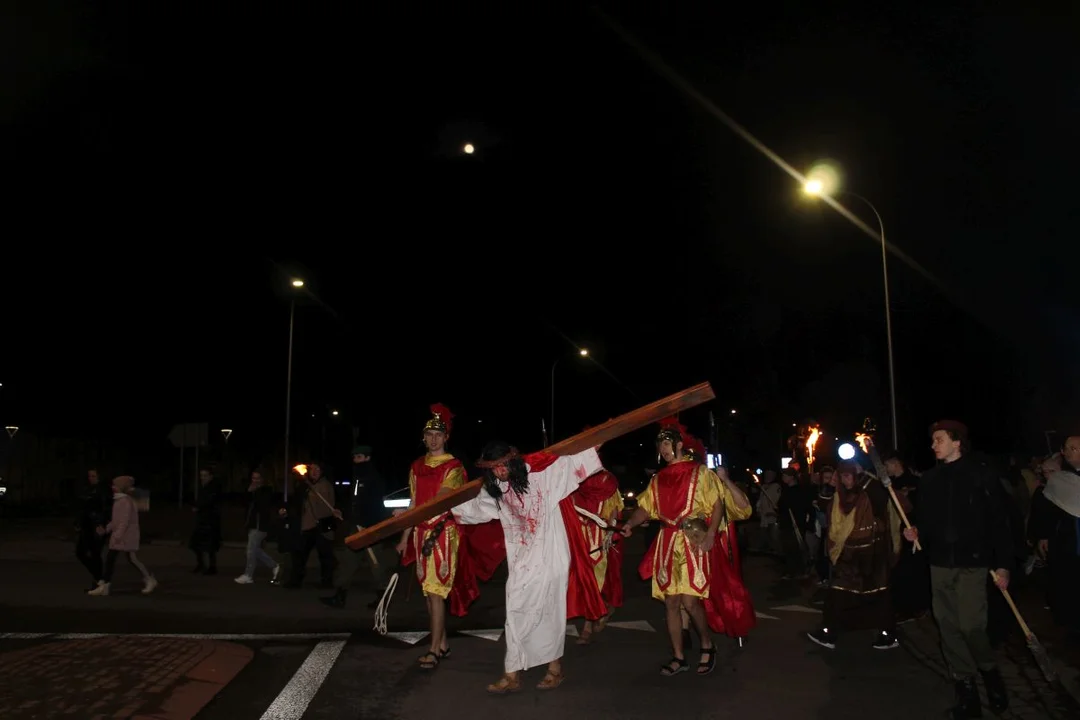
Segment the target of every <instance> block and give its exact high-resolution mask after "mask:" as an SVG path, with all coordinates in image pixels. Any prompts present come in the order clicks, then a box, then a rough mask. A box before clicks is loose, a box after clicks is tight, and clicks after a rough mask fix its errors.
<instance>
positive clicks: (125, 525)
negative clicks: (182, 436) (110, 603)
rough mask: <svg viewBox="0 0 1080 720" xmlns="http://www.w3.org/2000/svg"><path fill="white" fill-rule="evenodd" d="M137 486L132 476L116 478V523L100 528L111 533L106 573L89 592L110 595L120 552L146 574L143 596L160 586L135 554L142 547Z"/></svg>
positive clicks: (114, 502)
mask: <svg viewBox="0 0 1080 720" xmlns="http://www.w3.org/2000/svg"><path fill="white" fill-rule="evenodd" d="M133 485H135V478H133V477H131V476H130V475H121V476H120V477H118V478H115V479H113V481H112V489H113V509H112V522H110V523H109V524H108V525H107V526H106V527H104V528H98V533H99V534H102V535H105V534H108V536H109V552H108V554H107V555H106V556H105V572H104V573H102V575H101V580H99V581H98V586H97V587H96V588H94V589H93V590H91V591H90V592H89V593H87V594H89V595H108V594H109V586H110V585H111V584H112V576H113V570H115V569H116V558H117V556H118V555H120V553H124V554H126V555H127V559H128V562H130V563H131V564H132V565H134V566H135V569H136V570H138V571H139V572H140V573H141V574H142V577H143V589H142V592H143V595H149V594H150V593H152V592H154V588H156V587H157V580H155V579H154V576H153V575H151V574H150V571H149V570H147V569H146V566H145V565H143V564H142V563H141V562H139V558H138V557H136V556H135V553H136V552H137V551H138V550H139V510H138V508H136V507H135V501H134V500H133V499H132V498H131V488H132V486H133Z"/></svg>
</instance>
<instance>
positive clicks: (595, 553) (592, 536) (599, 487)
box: [570, 470, 623, 591]
mask: <svg viewBox="0 0 1080 720" xmlns="http://www.w3.org/2000/svg"><path fill="white" fill-rule="evenodd" d="M570 499H571V500H573V502H574V505H576V506H578V507H579V508H581V509H582V510H587V511H589V512H591V513H592V514H594V515H598V516H600V517H601V518H603V519H604V520H606V521H608V522H611V521H612V520H613V519H617V518H618V517H619V514H620V513H621V512H622V510H623V499H622V495H621V494H620V493H619V481H618V480H617V479H616V477H615V476H614V475H612V474H611V473H610V472H608V471H607V470H601V471H600V472H598V473H596V474H595V475H592V476H590V477H589V478H588V479H587V480H585V482H583V483H581V485H579V486H578V489H577V490H576V491H574V493H573V494H572V495H571V496H570ZM578 520H579V522H580V524H581V532H582V534H584V535H585V544H586V546H587V547H588V550H589V561H590V562H591V564H592V569H593V573H594V574H595V575H596V587H597V588H598V589H599V590H601V591H602V590H603V589H604V581H605V579H606V578H607V566H608V550H609V547H608V544H607V543H605V540H607V539H608V537H609V535H610V532H609V531H607V530H604V529H603V528H601V527H600V526H599V525H597V524H596V523H595V522H594V521H592V520H590V519H588V518H586V517H584V516H581V515H579V516H578Z"/></svg>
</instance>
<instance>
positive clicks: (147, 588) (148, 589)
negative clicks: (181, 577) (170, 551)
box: [142, 575, 157, 595]
mask: <svg viewBox="0 0 1080 720" xmlns="http://www.w3.org/2000/svg"><path fill="white" fill-rule="evenodd" d="M156 587H157V578H156V577H154V576H153V575H151V576H150V577H149V578H148V579H147V580H146V584H145V585H143V589H142V594H143V595H149V594H150V593H152V592H154V588H156Z"/></svg>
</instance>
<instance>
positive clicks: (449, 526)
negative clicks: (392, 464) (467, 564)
mask: <svg viewBox="0 0 1080 720" xmlns="http://www.w3.org/2000/svg"><path fill="white" fill-rule="evenodd" d="M465 482H466V478H465V468H464V466H462V464H461V461H460V460H458V459H457V458H455V457H454V456H453V455H450V454H449V453H447V454H444V455H425V456H423V457H421V458H418V459H417V460H416V461H415V462H413V464H412V467H411V468H410V469H409V497H410V498H411V500H412V506H413V507H416V506H417V505H423V504H424V503H426V502H428V501H430V500H431V499H433V498H434V497H435V494H436V493H438V492H439V490H440V489H442V488H448V489H450V490H456V489H458V488H459V487H461V486H462V485H464V484H465ZM442 520H446V524H445V525H444V526H443V530H442V533H441V534H440V535H439V539H438V540H437V541H436V543H435V547H434V549H433V551H432V553H431V555H429V556H428V557H426V558H425V557H424V554H423V546H424V540H426V539H427V538H428V536H429V535H430V534H431V533H432V531H433V530H434V529H435V526H437V525H438V524H439V522H441V521H442ZM458 543H459V536H458V528H457V524H456V523H455V522H454V516H453V515H451V514H450V513H449V512H446V513H443V514H442V515H438V516H436V517H433V518H431V519H430V520H425V521H424V522H422V523H420V524H419V525H417V526H416V527H415V528H413V533H412V547H411V548H409V553H408V554H409V555H410V556H411V557H412V558H415V559H416V577H417V579H418V580H419V581H420V586H421V587H422V588H423V589H424V594H425V595H428V594H431V595H438V596H439V597H441V598H445V597H447V596H448V595H449V594H450V590H451V588H452V587H453V585H454V575H455V574H456V573H457V565H458ZM407 559H411V558H407Z"/></svg>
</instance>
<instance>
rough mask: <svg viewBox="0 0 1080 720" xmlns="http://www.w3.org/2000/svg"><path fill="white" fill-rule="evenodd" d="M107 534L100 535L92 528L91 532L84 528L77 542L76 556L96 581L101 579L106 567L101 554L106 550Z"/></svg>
mask: <svg viewBox="0 0 1080 720" xmlns="http://www.w3.org/2000/svg"><path fill="white" fill-rule="evenodd" d="M105 539H106V536H104V535H98V534H97V533H95V532H93V530H91V531H90V532H89V533H88V532H86V531H85V530H83V531H82V532H80V533H79V541H78V542H77V543H76V544H75V557H77V558H78V559H79V562H81V563H82V564H83V567H85V568H86V569H87V570H89V571H90V574H91V575H92V576H93V578H94V582H95V583H96V582H97V581H98V580H101V574H102V571H103V569H104V565H103V564H102V559H101V554H102V552H104V550H105Z"/></svg>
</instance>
